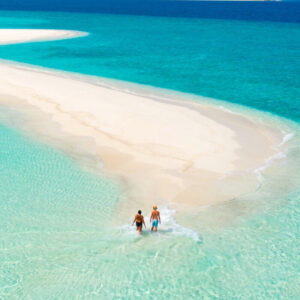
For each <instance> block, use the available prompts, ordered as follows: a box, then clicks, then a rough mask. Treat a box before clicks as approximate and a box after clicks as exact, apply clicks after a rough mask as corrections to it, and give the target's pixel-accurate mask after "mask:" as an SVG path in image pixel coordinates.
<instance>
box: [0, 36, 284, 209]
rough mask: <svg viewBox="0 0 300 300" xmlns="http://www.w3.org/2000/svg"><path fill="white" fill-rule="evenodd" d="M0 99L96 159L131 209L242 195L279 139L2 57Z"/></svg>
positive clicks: (245, 123)
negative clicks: (122, 186) (123, 187)
mask: <svg viewBox="0 0 300 300" xmlns="http://www.w3.org/2000/svg"><path fill="white" fill-rule="evenodd" d="M31 37H32V36H31ZM14 38H15V40H19V39H20V36H19V35H18V34H17V35H15V36H14ZM53 38H54V37H53ZM1 40H2V41H3V40H4V39H3V38H2V39H1V32H0V41H1ZM12 40H13V38H12V37H11V41H12ZM28 40H29V37H27V36H25V38H24V41H28ZM30 40H32V39H30ZM0 103H2V104H4V105H8V106H11V107H12V106H13V107H15V108H17V109H20V110H21V111H22V110H23V112H24V113H25V112H26V113H28V112H31V115H30V118H31V120H32V122H31V125H29V126H30V130H31V131H32V132H36V133H37V134H39V135H40V136H41V137H47V141H50V142H51V141H56V142H57V141H59V143H61V144H64V145H65V146H66V147H65V148H64V149H67V150H66V151H68V152H70V153H74V152H76V153H77V154H78V155H77V157H78V158H79V159H80V158H81V157H85V156H86V155H92V156H94V157H95V158H99V157H100V159H101V161H102V163H103V166H104V168H103V170H104V171H107V172H109V174H113V175H114V176H116V177H117V178H119V179H121V180H123V182H124V183H125V185H126V187H128V189H127V194H126V196H127V201H126V202H125V201H123V202H122V204H123V205H124V206H130V207H131V209H132V208H134V207H137V208H139V207H140V205H151V204H152V203H154V202H155V203H156V204H160V203H163V202H167V203H168V204H169V205H170V206H171V207H172V208H175V209H176V208H180V209H195V208H198V207H200V206H203V205H207V204H212V203H216V202H220V201H226V200H229V199H232V198H235V197H238V196H240V195H243V194H245V193H249V192H251V191H253V190H255V188H256V187H257V177H256V175H255V174H254V173H253V172H248V170H251V169H253V168H256V167H257V166H259V165H261V164H262V163H263V162H264V161H265V160H266V159H267V158H268V157H270V156H272V155H274V154H276V153H277V150H276V146H277V145H278V144H279V143H280V141H281V139H282V134H281V133H280V131H279V130H276V129H274V128H269V127H268V126H265V125H263V124H257V123H256V122H255V121H251V119H249V118H247V117H244V116H241V115H238V114H234V113H230V112H226V111H224V110H222V109H220V108H218V107H212V106H209V105H207V104H204V103H196V102H192V101H183V100H169V101H165V100H162V99H161V100H160V99H157V98H153V97H152V98H151V97H149V96H145V95H138V94H132V93H128V92H125V91H122V90H117V89H113V88H108V87H104V86H101V85H98V84H96V83H95V82H93V81H92V80H89V77H88V76H82V77H79V76H76V75H74V74H70V73H62V72H56V71H49V70H43V69H37V68H32V67H28V66H23V65H17V64H11V63H6V62H1V67H0ZM24 108H26V109H24ZM45 123H47V126H45V125H44V124H45ZM57 125H58V126H57ZM74 137H76V139H74ZM72 138H73V139H72ZM74 141H75V142H74ZM95 161H96V160H95ZM122 204H121V205H122Z"/></svg>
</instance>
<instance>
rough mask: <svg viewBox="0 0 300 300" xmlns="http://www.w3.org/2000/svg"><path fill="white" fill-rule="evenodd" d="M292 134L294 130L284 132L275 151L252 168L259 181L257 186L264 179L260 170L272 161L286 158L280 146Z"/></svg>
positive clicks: (291, 136) (288, 139) (293, 134)
mask: <svg viewBox="0 0 300 300" xmlns="http://www.w3.org/2000/svg"><path fill="white" fill-rule="evenodd" d="M294 136H295V132H289V133H287V134H285V135H284V136H283V138H282V141H281V142H280V143H279V144H278V146H277V147H275V149H276V151H277V153H276V154H274V155H272V156H270V157H269V158H267V159H266V160H265V162H264V163H263V164H262V165H261V166H259V167H258V168H256V169H254V173H255V174H256V175H257V179H258V181H259V186H260V184H261V182H262V181H263V180H264V176H263V174H262V172H263V171H264V170H265V169H267V168H268V167H269V166H270V165H271V164H272V163H273V162H274V161H276V160H280V159H284V158H286V156H287V155H286V151H284V150H282V151H281V150H280V148H281V147H282V146H283V145H284V144H286V143H287V142H288V141H290V140H291V139H292V138H293V137H294Z"/></svg>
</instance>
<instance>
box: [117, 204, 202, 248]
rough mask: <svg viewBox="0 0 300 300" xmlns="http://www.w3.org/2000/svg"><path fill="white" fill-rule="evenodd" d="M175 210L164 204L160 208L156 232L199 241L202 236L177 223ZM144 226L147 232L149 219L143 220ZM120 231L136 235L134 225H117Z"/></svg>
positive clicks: (149, 225)
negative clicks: (159, 219) (159, 218)
mask: <svg viewBox="0 0 300 300" xmlns="http://www.w3.org/2000/svg"><path fill="white" fill-rule="evenodd" d="M174 214H175V210H171V209H169V207H168V205H164V206H162V207H161V208H160V215H161V219H162V223H161V224H160V225H159V228H158V234H159V236H160V237H172V236H174V235H177V236H186V237H188V238H191V239H192V240H194V241H195V242H201V241H202V238H201V237H200V235H199V234H198V233H197V232H196V231H194V230H192V229H190V228H187V227H184V226H181V225H179V224H178V223H177V222H176V220H175V218H174ZM145 223H146V226H147V228H148V230H147V231H146V230H144V233H145V234H149V229H150V228H151V224H150V222H149V220H145ZM118 229H119V230H121V231H122V232H126V235H127V237H129V236H130V237H136V229H135V227H134V226H131V225H130V224H126V225H123V226H120V227H118Z"/></svg>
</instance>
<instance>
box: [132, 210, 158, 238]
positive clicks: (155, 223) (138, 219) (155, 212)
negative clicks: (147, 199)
mask: <svg viewBox="0 0 300 300" xmlns="http://www.w3.org/2000/svg"><path fill="white" fill-rule="evenodd" d="M151 220H152V228H151V231H153V229H154V231H155V232H156V231H157V226H158V221H159V223H161V222H160V214H159V211H158V210H157V206H156V205H154V206H153V211H152V213H151V216H150V223H151ZM134 222H135V224H136V230H137V231H138V232H139V234H141V233H142V227H143V224H144V226H145V227H146V224H145V221H144V217H143V216H142V211H141V210H139V211H138V213H137V215H136V216H135V218H134V220H133V223H132V225H133V224H134Z"/></svg>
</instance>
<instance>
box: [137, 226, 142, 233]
mask: <svg viewBox="0 0 300 300" xmlns="http://www.w3.org/2000/svg"><path fill="white" fill-rule="evenodd" d="M137 230H138V232H139V234H141V233H142V225H141V226H139V227H138V228H137Z"/></svg>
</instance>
